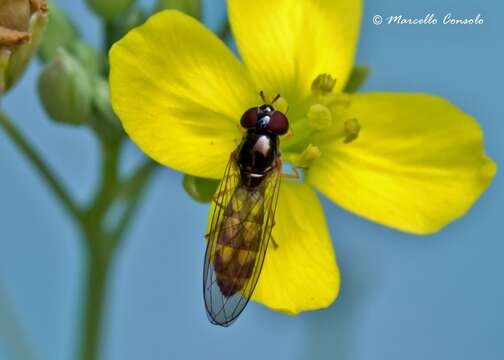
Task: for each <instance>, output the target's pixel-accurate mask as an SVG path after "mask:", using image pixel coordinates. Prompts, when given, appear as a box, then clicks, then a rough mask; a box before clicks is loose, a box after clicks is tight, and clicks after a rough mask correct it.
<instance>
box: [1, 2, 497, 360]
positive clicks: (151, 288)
mask: <svg viewBox="0 0 504 360" xmlns="http://www.w3.org/2000/svg"><path fill="white" fill-rule="evenodd" d="M58 3H59V5H60V6H61V7H63V8H64V9H65V10H66V11H67V12H68V13H70V14H71V15H72V16H73V18H74V19H76V21H77V22H78V24H79V26H80V28H81V30H82V32H83V33H84V38H85V39H86V40H87V41H89V42H91V43H92V44H95V45H99V44H100V42H99V38H100V34H101V30H100V24H99V22H98V21H97V20H96V18H94V17H93V16H92V15H91V14H90V13H89V11H87V9H86V7H85V6H84V5H83V2H82V1H76V0H72V1H64V0H59V1H58ZM148 3H149V2H148V1H147V2H146V4H148ZM206 10H207V11H206V13H205V19H206V21H207V23H208V24H210V25H211V26H213V27H216V26H217V25H218V24H219V21H220V20H221V19H222V18H223V16H224V14H225V6H224V2H223V1H211V2H210V1H207V3H206ZM503 10H504V6H503V3H502V2H500V1H497V0H495V1H477V0H470V1H464V2H462V1H457V0H444V1H435V0H428V1H421V2H420V1H393V0H382V1H376V0H374V1H371V0H370V1H368V2H367V3H366V4H365V13H364V17H363V22H362V31H361V37H360V43H359V51H358V55H357V63H361V64H369V65H371V66H372V69H373V73H372V75H371V77H370V79H369V81H368V83H367V84H366V86H365V88H364V90H368V91H381V90H387V91H424V92H428V93H434V94H438V95H442V96H443V97H445V98H447V99H449V100H450V101H452V102H454V103H455V104H457V105H458V106H460V107H461V108H462V109H463V110H464V111H466V112H468V113H469V114H472V115H473V116H475V117H476V118H477V119H478V120H479V122H480V124H481V126H482V128H483V130H484V133H485V145H486V149H487V152H488V154H489V155H490V156H491V157H492V158H493V159H494V160H495V161H496V162H497V164H498V165H499V166H501V167H502V165H503V159H504V145H503V141H502V136H503V131H504V124H503V115H504V114H503V110H502V109H503V107H502V102H503V98H502V94H503V91H502V87H503V84H504V76H503V75H504V72H503V70H502V61H503V58H504V42H503V41H502V39H501V37H502V34H504V26H503V24H504V18H503V14H504V11H503ZM447 12H452V13H453V14H454V15H455V16H460V17H474V16H476V15H477V14H478V13H481V14H482V16H483V18H484V20H485V23H484V24H483V25H479V26H443V25H440V24H438V25H436V26H419V25H417V26H397V25H396V26H392V25H388V26H387V25H381V26H375V25H373V23H372V22H371V18H372V16H373V15H375V14H380V15H383V16H384V17H386V16H388V15H399V14H403V15H405V16H412V17H424V16H425V15H426V14H427V13H434V14H436V16H437V17H438V18H439V19H441V18H442V17H443V16H444V14H446V13H447ZM251 31H253V29H251ZM38 71H39V65H38V64H35V63H34V64H32V65H31V67H30V69H29V71H28V73H27V74H26V76H25V77H24V78H23V80H22V82H21V83H20V84H19V85H18V86H17V87H16V89H15V90H14V91H12V92H11V93H10V94H9V95H8V96H7V97H6V98H5V100H4V102H3V105H2V106H3V107H4V108H5V109H6V111H7V112H8V113H9V114H10V115H11V116H12V117H14V118H15V121H16V123H17V124H18V125H19V126H20V127H21V128H22V130H23V131H24V132H25V133H26V134H27V136H28V137H29V138H30V139H31V140H32V141H33V143H34V144H35V145H36V147H37V148H38V149H39V150H40V151H41V152H42V153H43V155H44V156H45V158H47V159H48V161H49V163H50V164H51V165H52V166H53V167H54V168H56V169H57V170H58V173H59V175H61V177H62V178H63V179H64V180H65V181H66V182H67V183H68V184H69V187H70V188H71V190H72V192H73V193H74V194H75V195H76V196H77V197H78V198H79V199H81V200H84V199H86V198H87V197H88V196H89V195H90V193H91V191H92V189H93V186H94V184H95V182H96V180H97V173H98V164H97V155H98V154H97V151H96V149H95V146H96V144H95V141H94V139H93V137H92V136H91V135H90V133H89V132H88V131H86V130H84V129H74V128H70V127H63V126H58V125H54V124H53V123H51V122H50V121H48V119H47V117H46V116H45V115H44V113H43V110H42V109H41V107H40V104H39V101H38V99H37V96H36V92H35V85H34V84H35V82H36V77H37V73H38ZM125 156H126V157H127V159H128V161H127V163H128V164H127V165H128V167H131V166H133V165H134V164H135V162H136V161H137V160H138V159H140V158H141V155H140V154H139V153H138V152H137V150H136V149H135V148H134V146H133V145H131V146H130V147H129V149H128V151H127V152H126V154H125ZM125 170H126V169H125ZM180 182H181V175H180V174H177V173H175V172H174V171H171V170H169V169H163V170H162V171H160V172H159V173H158V175H157V176H156V177H155V180H154V181H153V182H152V186H151V187H150V188H149V190H148V192H147V196H146V199H145V202H144V203H143V206H142V208H141V211H140V216H139V217H138V219H137V221H136V222H135V223H134V225H133V226H132V229H131V232H130V234H129V236H128V238H127V241H126V242H125V244H124V247H123V248H122V249H121V252H120V254H119V256H118V259H117V263H116V266H115V268H114V272H113V283H112V286H111V288H110V293H109V297H108V302H107V304H108V305H107V316H106V319H105V320H106V321H105V344H104V347H103V352H104V355H105V358H106V359H186V358H212V359H213V358H228V357H231V356H234V357H236V358H240V359H243V360H245V359H258V358H275V359H328V358H331V359H342V360H347V359H352V360H360V359H366V360H367V359H387V360H391V359H410V360H416V359H418V360H424V359H458V360H462V359H471V360H472V359H504V341H503V338H502V337H503V335H504V311H503V305H504V281H503V279H502V277H503V275H504V271H503V269H502V266H503V265H502V258H503V254H504V242H503V241H502V235H499V234H502V226H503V224H502V212H503V210H504V206H503V200H504V197H503V195H504V184H503V181H502V176H501V174H498V175H497V177H496V178H495V180H494V182H493V184H492V186H491V188H490V189H489V190H488V191H487V192H486V193H485V194H484V195H483V196H482V197H481V199H480V200H479V201H478V202H477V203H476V205H475V206H474V207H473V208H472V210H471V211H470V212H469V213H468V215H467V216H465V217H464V218H462V219H461V220H458V221H456V222H454V223H452V224H451V225H449V226H448V227H446V228H445V229H444V230H442V231H441V232H439V233H438V234H435V235H432V236H427V237H417V236H413V235H407V234H403V233H400V232H397V231H394V230H390V229H387V228H385V227H382V226H379V225H376V224H373V223H371V222H368V221H366V220H364V219H361V218H359V217H357V216H355V215H352V214H350V213H348V212H345V211H344V210H342V209H340V208H339V207H338V206H337V205H335V204H332V203H330V202H329V201H327V200H323V204H324V208H325V211H326V216H327V219H328V222H329V227H330V231H331V235H332V238H333V241H334V246H335V249H336V252H337V258H338V262H339V265H340V267H341V272H342V289H341V295H340V296H339V298H338V300H337V301H336V303H335V304H334V305H333V306H332V307H331V308H329V309H327V310H321V311H316V312H310V313H304V314H302V315H300V316H297V317H289V316H287V315H283V314H280V313H275V312H272V311H270V310H268V309H266V308H265V307H263V306H262V305H258V304H255V303H254V304H250V305H249V307H248V309H247V311H245V313H244V314H243V315H242V317H241V318H240V321H238V322H237V323H236V324H235V325H233V326H232V327H231V328H228V329H221V328H217V327H214V326H211V325H210V324H209V323H208V320H207V319H206V316H205V313H204V308H203V303H202V299H201V283H200V282H201V267H202V257H203V252H204V248H203V239H202V234H203V233H204V230H205V225H206V219H207V208H206V206H202V205H199V204H196V203H195V202H193V201H191V200H190V199H189V198H188V196H187V195H186V194H185V193H184V192H183V191H182V189H181V186H180ZM0 185H1V186H0V204H1V206H0V288H1V290H0V292H3V293H4V295H7V297H8V299H9V302H10V305H11V307H13V308H14V309H15V313H16V317H17V320H18V322H19V323H20V324H21V326H22V328H23V333H24V336H25V338H26V339H27V340H28V342H29V343H30V344H31V347H32V348H33V350H34V352H35V353H36V354H37V356H38V358H40V359H55V360H57V359H71V358H72V357H73V355H74V353H75V344H76V341H77V339H78V333H77V331H76V329H77V327H78V321H79V311H80V302H79V301H80V298H81V295H82V292H81V283H82V275H83V257H82V252H81V249H80V247H79V241H78V240H79V239H78V237H77V232H76V229H75V228H74V227H73V225H72V224H71V222H70V221H69V218H68V217H67V216H66V215H65V213H64V212H63V210H62V209H61V208H60V207H59V205H58V204H57V203H56V202H55V200H54V198H53V196H52V194H51V193H50V192H49V190H48V189H47V188H46V187H45V186H44V185H43V183H42V182H41V181H40V179H39V178H38V177H37V176H36V175H35V173H34V171H33V170H32V169H31V168H30V166H29V165H28V164H27V162H26V161H25V160H24V158H23V157H22V156H21V155H20V154H19V153H18V152H17V151H16V150H15V148H14V146H13V145H12V143H10V141H9V140H8V139H7V137H6V136H5V135H4V134H3V133H2V132H0ZM0 296H1V294H0ZM3 299H4V300H3V302H4V303H5V301H6V300H5V297H4V298H3ZM4 305H6V304H3V306H4ZM4 310H5V309H4ZM4 310H1V309H0V313H2V311H4ZM3 317H4V319H3V320H2V322H1V323H0V334H2V332H4V333H5V331H7V333H12V332H13V331H15V329H14V328H13V327H12V324H11V323H10V322H9V321H7V320H8V319H6V318H5V314H4V316H3ZM6 354H7V352H6V347H5V343H3V342H2V339H1V338H0V358H1V359H4V358H7V355H6Z"/></svg>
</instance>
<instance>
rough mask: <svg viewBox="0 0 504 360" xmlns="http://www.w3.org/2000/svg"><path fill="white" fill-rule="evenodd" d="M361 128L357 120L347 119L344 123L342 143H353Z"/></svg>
mask: <svg viewBox="0 0 504 360" xmlns="http://www.w3.org/2000/svg"><path fill="white" fill-rule="evenodd" d="M360 129H361V126H360V124H359V120H357V119H355V118H354V119H348V120H346V121H345V125H344V131H345V140H343V142H344V143H345V144H348V143H349V142H352V141H354V140H355V139H357V137H358V136H359V132H360Z"/></svg>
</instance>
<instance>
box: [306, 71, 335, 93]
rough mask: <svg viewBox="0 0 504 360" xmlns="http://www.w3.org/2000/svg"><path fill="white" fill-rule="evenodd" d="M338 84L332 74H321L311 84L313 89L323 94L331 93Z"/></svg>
mask: <svg viewBox="0 0 504 360" xmlns="http://www.w3.org/2000/svg"><path fill="white" fill-rule="evenodd" d="M335 84H336V79H335V78H333V77H332V76H331V75H330V74H320V75H319V76H317V77H316V78H315V80H313V82H312V84H311V90H312V91H313V92H319V93H320V94H322V95H327V94H329V93H330V92H331V91H332V90H333V89H334V85H335Z"/></svg>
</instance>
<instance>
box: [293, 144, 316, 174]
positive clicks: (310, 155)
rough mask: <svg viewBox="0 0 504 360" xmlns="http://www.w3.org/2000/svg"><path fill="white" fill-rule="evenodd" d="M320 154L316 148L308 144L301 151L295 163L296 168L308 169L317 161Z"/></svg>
mask: <svg viewBox="0 0 504 360" xmlns="http://www.w3.org/2000/svg"><path fill="white" fill-rule="evenodd" d="M320 155H322V153H321V152H320V149H319V148H318V147H317V146H313V145H312V144H308V146H307V147H306V148H305V149H304V150H303V152H302V153H301V155H299V158H298V159H297V161H296V163H297V165H298V166H300V167H303V168H307V169H308V168H310V166H311V164H312V163H313V162H314V161H315V160H317V159H318V158H319V157H320Z"/></svg>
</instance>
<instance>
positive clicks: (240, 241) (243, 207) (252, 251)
mask: <svg viewBox="0 0 504 360" xmlns="http://www.w3.org/2000/svg"><path fill="white" fill-rule="evenodd" d="M263 218H264V197H263V195H262V193H261V191H260V190H259V189H249V188H246V187H244V186H239V187H238V188H236V190H235V192H234V194H233V196H232V197H231V200H230V201H229V203H228V205H227V206H226V209H225V210H224V214H223V220H222V223H221V228H220V230H219V237H218V239H217V246H216V249H215V257H214V269H215V273H216V277H217V284H218V285H219V288H220V290H221V292H222V294H223V295H224V296H225V297H231V296H233V295H234V294H235V293H236V292H238V291H240V290H241V289H242V288H243V287H244V285H245V284H246V282H247V280H248V279H249V278H250V277H251V276H252V273H253V270H254V266H255V262H256V255H257V252H258V250H259V246H260V245H261V244H260V241H261V228H262V226H261V225H262V222H263Z"/></svg>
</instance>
